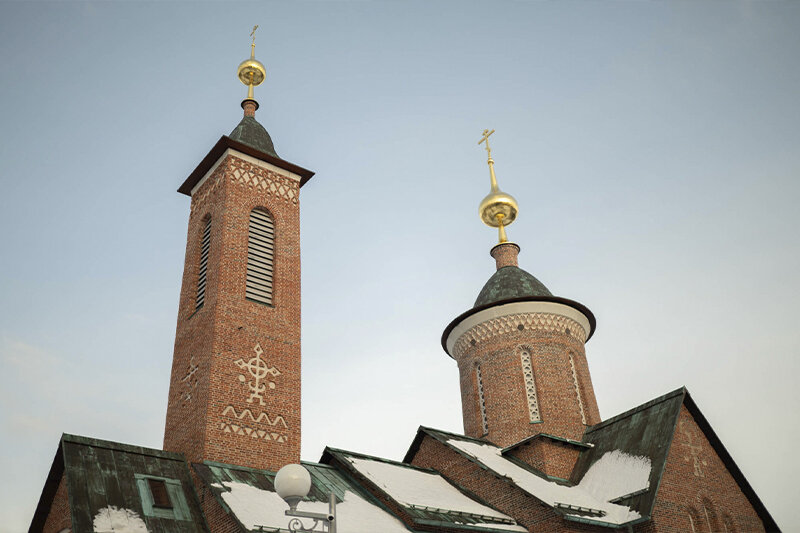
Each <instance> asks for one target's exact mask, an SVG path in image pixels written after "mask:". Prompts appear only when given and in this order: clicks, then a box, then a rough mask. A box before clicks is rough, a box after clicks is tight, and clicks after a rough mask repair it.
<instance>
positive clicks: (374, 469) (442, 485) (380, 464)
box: [347, 457, 527, 531]
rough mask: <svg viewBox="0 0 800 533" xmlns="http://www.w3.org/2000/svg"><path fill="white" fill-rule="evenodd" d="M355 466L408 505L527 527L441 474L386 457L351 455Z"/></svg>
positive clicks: (515, 528)
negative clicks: (470, 495)
mask: <svg viewBox="0 0 800 533" xmlns="http://www.w3.org/2000/svg"><path fill="white" fill-rule="evenodd" d="M347 460H348V461H350V463H351V464H352V465H353V467H354V468H355V469H356V470H358V471H359V472H360V473H362V474H363V475H364V476H366V477H367V478H369V479H370V480H371V481H372V482H373V483H375V484H376V485H378V486H379V487H380V488H381V489H382V490H383V491H385V492H386V493H387V494H388V495H389V496H390V497H391V498H393V499H394V500H395V501H396V502H398V503H400V504H402V505H405V506H407V507H432V508H435V509H441V510H445V511H455V512H461V513H469V514H471V515H477V516H482V517H488V518H496V519H500V520H506V521H510V522H512V523H508V524H500V523H497V522H492V521H491V520H484V521H483V522H479V523H473V524H471V525H473V526H482V527H491V528H496V529H507V530H509V531H527V530H526V529H525V528H524V527H522V526H519V525H516V524H514V523H513V522H514V519H513V518H511V517H510V516H508V515H506V514H503V513H501V512H499V511H497V510H495V509H492V508H491V507H488V506H486V505H483V504H480V503H478V502H476V501H475V500H473V499H472V498H470V497H468V496H467V495H466V494H464V493H462V492H461V491H459V490H458V489H457V488H456V487H454V486H453V485H451V484H450V483H449V482H448V481H447V480H445V479H444V478H443V477H442V476H440V475H439V474H435V473H432V472H425V471H423V470H420V469H417V468H414V467H409V466H403V465H398V464H392V463H388V462H384V461H375V460H371V459H362V458H357V457H347Z"/></svg>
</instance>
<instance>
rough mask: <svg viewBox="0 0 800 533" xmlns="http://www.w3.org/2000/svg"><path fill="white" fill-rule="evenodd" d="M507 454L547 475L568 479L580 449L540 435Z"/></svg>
mask: <svg viewBox="0 0 800 533" xmlns="http://www.w3.org/2000/svg"><path fill="white" fill-rule="evenodd" d="M509 455H511V456H513V457H516V458H517V459H519V460H520V461H522V462H524V463H526V464H529V465H531V466H532V467H533V468H536V469H537V470H539V471H541V472H544V473H545V474H547V475H548V476H555V477H558V478H561V479H569V477H570V474H571V473H572V469H573V468H575V463H576V462H577V460H578V456H579V455H580V449H579V448H577V447H576V446H573V445H572V444H568V443H566V442H560V441H556V440H552V439H548V438H541V437H540V438H538V439H535V440H534V441H532V442H528V443H525V444H522V445H520V446H518V447H516V448H514V449H513V450H511V451H510V452H509Z"/></svg>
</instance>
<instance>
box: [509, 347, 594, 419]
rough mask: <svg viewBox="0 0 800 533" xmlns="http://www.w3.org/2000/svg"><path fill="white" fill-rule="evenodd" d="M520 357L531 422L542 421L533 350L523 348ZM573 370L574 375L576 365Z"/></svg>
mask: <svg viewBox="0 0 800 533" xmlns="http://www.w3.org/2000/svg"><path fill="white" fill-rule="evenodd" d="M519 358H520V360H521V361H522V375H523V377H524V378H525V395H526V397H527V398H528V412H529V413H530V415H531V422H540V421H541V420H542V416H541V414H540V413H539V400H538V399H537V398H536V382H534V380H533V364H532V363H531V352H530V351H529V350H528V349H527V348H522V349H521V350H520V352H519ZM572 371H573V375H574V372H575V367H573V368H572ZM584 423H585V422H584Z"/></svg>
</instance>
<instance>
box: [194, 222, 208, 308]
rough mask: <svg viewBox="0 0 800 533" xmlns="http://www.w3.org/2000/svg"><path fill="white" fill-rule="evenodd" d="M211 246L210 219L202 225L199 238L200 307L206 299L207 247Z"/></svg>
mask: <svg viewBox="0 0 800 533" xmlns="http://www.w3.org/2000/svg"><path fill="white" fill-rule="evenodd" d="M209 246H211V219H210V218H209V219H207V220H206V223H205V225H204V226H203V237H202V239H201V240H200V270H199V273H198V275H197V305H196V306H195V309H200V308H201V307H202V306H203V303H204V302H205V301H206V281H207V279H208V278H207V274H208V248H209Z"/></svg>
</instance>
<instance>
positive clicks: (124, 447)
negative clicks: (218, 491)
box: [61, 433, 186, 462]
mask: <svg viewBox="0 0 800 533" xmlns="http://www.w3.org/2000/svg"><path fill="white" fill-rule="evenodd" d="M61 441H62V442H72V443H74V444H83V445H84V446H92V447H94V448H106V449H109V450H119V451H123V452H128V453H136V454H139V455H149V456H152V457H159V458H161V459H170V460H173V461H184V462H186V457H185V456H184V455H183V454H182V453H180V452H168V451H166V450H159V449H158V448H146V447H144V446H136V445H135V444H125V443H122V442H116V441H113V440H104V439H96V438H94V437H84V436H82V435H71V434H69V433H64V434H62V435H61Z"/></svg>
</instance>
